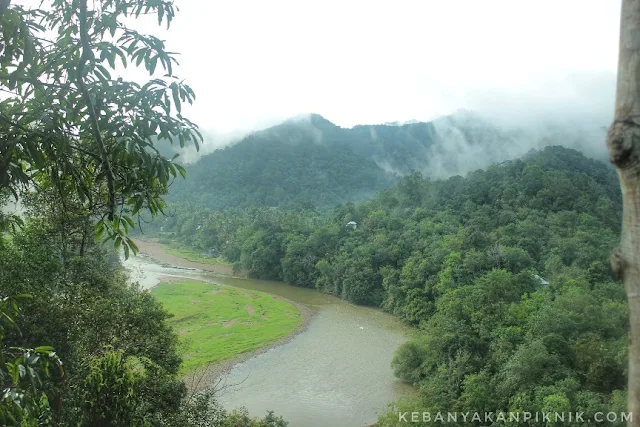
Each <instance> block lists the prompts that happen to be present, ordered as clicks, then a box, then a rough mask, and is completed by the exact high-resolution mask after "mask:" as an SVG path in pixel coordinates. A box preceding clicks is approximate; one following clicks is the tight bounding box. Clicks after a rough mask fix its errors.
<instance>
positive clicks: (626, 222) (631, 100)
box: [607, 0, 640, 426]
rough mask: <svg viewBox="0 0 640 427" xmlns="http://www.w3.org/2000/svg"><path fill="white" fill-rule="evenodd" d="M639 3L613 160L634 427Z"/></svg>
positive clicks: (624, 57)
mask: <svg viewBox="0 0 640 427" xmlns="http://www.w3.org/2000/svg"><path fill="white" fill-rule="evenodd" d="M639 29H640V0H623V1H622V17H621V22H620V56H619V60H618V83H617V88H616V104H615V115H614V120H613V124H612V125H611V127H610V128H609V134H608V137H607V146H608V148H609V159H610V160H611V162H612V163H613V164H614V165H615V167H616V170H617V172H618V177H619V178H620V187H621V189H622V197H623V209H622V234H621V241H620V246H619V247H618V248H616V249H615V250H614V252H613V255H612V257H611V266H612V269H613V271H614V272H615V273H616V274H617V276H618V277H619V278H620V279H621V280H622V282H623V283H624V286H625V289H626V292H627V299H628V303H629V321H630V326H631V333H630V335H631V343H630V346H629V378H628V381H629V382H628V387H629V389H628V399H629V401H628V410H629V411H630V412H631V413H632V414H633V421H632V422H629V425H636V426H638V425H640V62H639V61H638V56H639V55H640V44H639V43H638V36H637V32H638V30H639Z"/></svg>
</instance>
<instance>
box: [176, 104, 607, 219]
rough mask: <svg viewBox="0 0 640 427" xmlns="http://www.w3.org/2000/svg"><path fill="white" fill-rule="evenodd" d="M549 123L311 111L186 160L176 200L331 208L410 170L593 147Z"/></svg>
mask: <svg viewBox="0 0 640 427" xmlns="http://www.w3.org/2000/svg"><path fill="white" fill-rule="evenodd" d="M545 129H546V130H545V131H544V132H531V131H524V130H522V129H519V130H518V129H516V130H513V129H507V128H504V127H501V126H498V125H495V124H492V122H491V121H489V120H487V119H484V118H482V117H480V116H479V115H477V114H474V113H472V112H468V111H459V112H457V113H455V114H452V115H450V116H446V117H442V118H439V119H436V120H434V121H431V122H412V123H407V124H403V125H398V126H394V125H358V126H355V127H353V128H341V127H339V126H336V125H335V124H333V123H331V122H330V121H328V120H326V119H325V118H323V117H322V116H320V115H317V114H312V115H310V116H307V117H303V118H296V119H290V120H287V121H285V122H283V123H281V124H279V125H277V126H273V127H271V128H268V129H265V130H262V131H258V132H254V133H252V134H250V135H248V136H246V137H245V138H243V139H242V140H240V141H239V142H237V143H236V144H234V145H231V146H227V147H226V148H223V149H218V150H216V151H215V152H213V153H211V154H208V155H204V156H202V157H201V158H200V160H199V161H197V162H196V163H194V164H190V165H188V166H187V172H188V178H187V180H186V181H184V182H178V183H176V184H175V185H174V186H173V188H172V189H171V191H170V194H169V199H170V200H171V201H180V202H197V203H201V204H203V205H205V206H207V207H211V208H216V209H219V208H225V207H259V206H270V207H275V206H278V207H281V208H300V207H310V206H314V207H317V208H327V207H329V208H330V207H333V206H335V205H336V204H339V203H346V202H350V201H351V202H360V201H364V200H366V199H367V198H369V197H370V196H371V195H373V193H375V192H376V191H379V190H382V189H384V188H388V187H389V186H391V185H392V184H393V183H395V182H397V180H398V179H399V178H400V177H401V176H404V175H407V174H409V173H411V172H412V171H418V172H420V173H422V174H423V175H424V176H428V177H433V178H442V177H449V176H452V175H460V174H465V173H467V172H469V171H471V170H475V169H479V168H485V167H488V166H489V165H491V164H492V163H495V162H500V161H505V160H509V159H513V158H516V157H520V156H522V155H524V154H525V153H526V152H527V151H529V149H531V148H535V147H542V146H546V145H557V144H559V145H566V146H572V147H578V148H580V149H583V150H584V151H585V152H587V153H588V154H589V155H594V153H593V152H592V151H593V150H591V147H590V146H589V144H588V141H589V140H590V138H592V137H593V132H594V131H593V129H591V130H589V131H588V132H579V131H577V130H566V129H560V130H556V129H553V128H545ZM595 132H596V133H598V132H599V130H596V131H595ZM595 154H596V155H597V154H598V153H595Z"/></svg>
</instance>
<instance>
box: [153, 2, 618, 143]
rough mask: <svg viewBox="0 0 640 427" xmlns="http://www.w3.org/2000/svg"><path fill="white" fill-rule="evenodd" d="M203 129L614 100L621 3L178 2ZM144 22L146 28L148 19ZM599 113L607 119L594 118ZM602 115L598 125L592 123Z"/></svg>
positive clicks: (573, 106)
mask: <svg viewBox="0 0 640 427" xmlns="http://www.w3.org/2000/svg"><path fill="white" fill-rule="evenodd" d="M176 5H177V6H178V7H179V8H180V12H179V14H178V15H177V17H176V19H175V20H174V22H173V24H172V26H171V28H170V30H169V31H166V32H164V31H162V32H159V31H157V30H156V29H154V31H153V32H154V33H155V34H157V35H159V36H160V37H162V38H163V39H165V40H167V45H168V48H169V49H170V50H173V51H178V52H180V53H181V56H180V63H181V66H180V68H179V75H180V76H181V77H185V78H186V79H187V82H188V83H190V84H191V85H192V87H193V88H194V90H195V91H196V95H197V97H198V98H197V101H196V105H195V106H194V107H193V108H192V109H191V110H190V111H189V115H190V117H191V118H192V119H193V120H194V121H196V122H197V123H198V124H199V125H200V126H201V127H202V128H204V129H210V130H219V131H231V130H234V129H253V128H256V127H262V126H266V125H269V124H272V123H274V122H275V121H278V120H280V119H284V118H286V117H290V116H293V115H297V114H303V113H309V112H315V113H319V114H321V115H323V116H325V117H326V118H328V119H329V120H331V121H333V122H335V123H337V124H339V125H341V126H353V125H355V124H359V123H382V122H387V121H396V120H397V121H405V120H410V119H419V120H427V119H431V118H434V117H436V116H438V115H442V114H447V113H450V112H452V111H455V110H456V109H459V108H468V109H472V110H477V111H481V112H485V113H491V114H494V115H497V116H504V117H506V118H522V117H529V118H531V117H536V116H537V115H540V114H545V113H549V112H551V113H555V112H557V113H559V114H560V113H562V114H565V113H567V114H568V113H570V112H571V111H578V112H579V113H580V114H585V115H592V116H593V117H598V120H600V119H599V118H600V117H602V116H604V117H605V119H606V118H607V117H608V115H610V113H611V112H612V110H613V96H614V93H613V92H614V88H615V85H614V83H615V70H616V65H617V49H618V47H617V44H618V37H619V35H618V31H619V19H620V16H619V15H620V0H483V1H479V0H417V1H399V0H394V1H385V2H382V1H371V0H369V1H354V0H339V1H333V0H322V1H313V2H312V1H302V0H291V1H283V0H269V1H263V0H261V1H244V0H233V1H223V0H215V1H202V0H200V1H195V0H176ZM146 24H147V23H145V27H147V25H146ZM603 120H604V119H603ZM602 124H606V123H602Z"/></svg>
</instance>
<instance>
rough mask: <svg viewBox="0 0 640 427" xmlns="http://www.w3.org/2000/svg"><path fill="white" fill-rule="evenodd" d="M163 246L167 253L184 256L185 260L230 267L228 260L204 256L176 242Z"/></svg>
mask: <svg viewBox="0 0 640 427" xmlns="http://www.w3.org/2000/svg"><path fill="white" fill-rule="evenodd" d="M163 248H164V251H165V252H166V253H167V254H169V255H175V256H177V257H180V258H184V259H186V260H187V261H192V262H199V263H202V264H209V265H226V266H229V267H231V263H230V262H228V261H225V260H224V259H222V258H220V257H217V258H214V257H210V256H206V255H203V254H201V253H199V252H196V251H194V250H191V249H188V248H185V247H182V246H178V245H177V244H171V245H163Z"/></svg>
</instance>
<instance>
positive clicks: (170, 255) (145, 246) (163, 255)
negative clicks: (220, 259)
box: [133, 237, 246, 278]
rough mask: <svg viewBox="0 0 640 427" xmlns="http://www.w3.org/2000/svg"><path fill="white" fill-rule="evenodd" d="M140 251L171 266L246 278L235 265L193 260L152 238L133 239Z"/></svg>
mask: <svg viewBox="0 0 640 427" xmlns="http://www.w3.org/2000/svg"><path fill="white" fill-rule="evenodd" d="M133 241H134V243H135V244H136V246H138V249H139V251H140V252H142V253H144V254H145V255H147V256H149V257H150V258H151V259H153V260H154V261H156V262H158V263H160V264H165V265H169V266H176V267H182V268H197V269H200V270H204V271H207V272H210V273H214V274H217V275H222V276H228V277H238V278H246V274H244V273H243V272H234V271H233V267H231V266H230V265H228V264H224V263H216V264H211V263H205V262H198V261H193V260H189V259H187V258H185V257H184V256H180V254H179V251H176V250H171V248H169V247H167V246H166V245H163V244H162V243H159V242H158V241H156V240H154V239H150V238H139V237H137V238H134V239H133Z"/></svg>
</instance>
